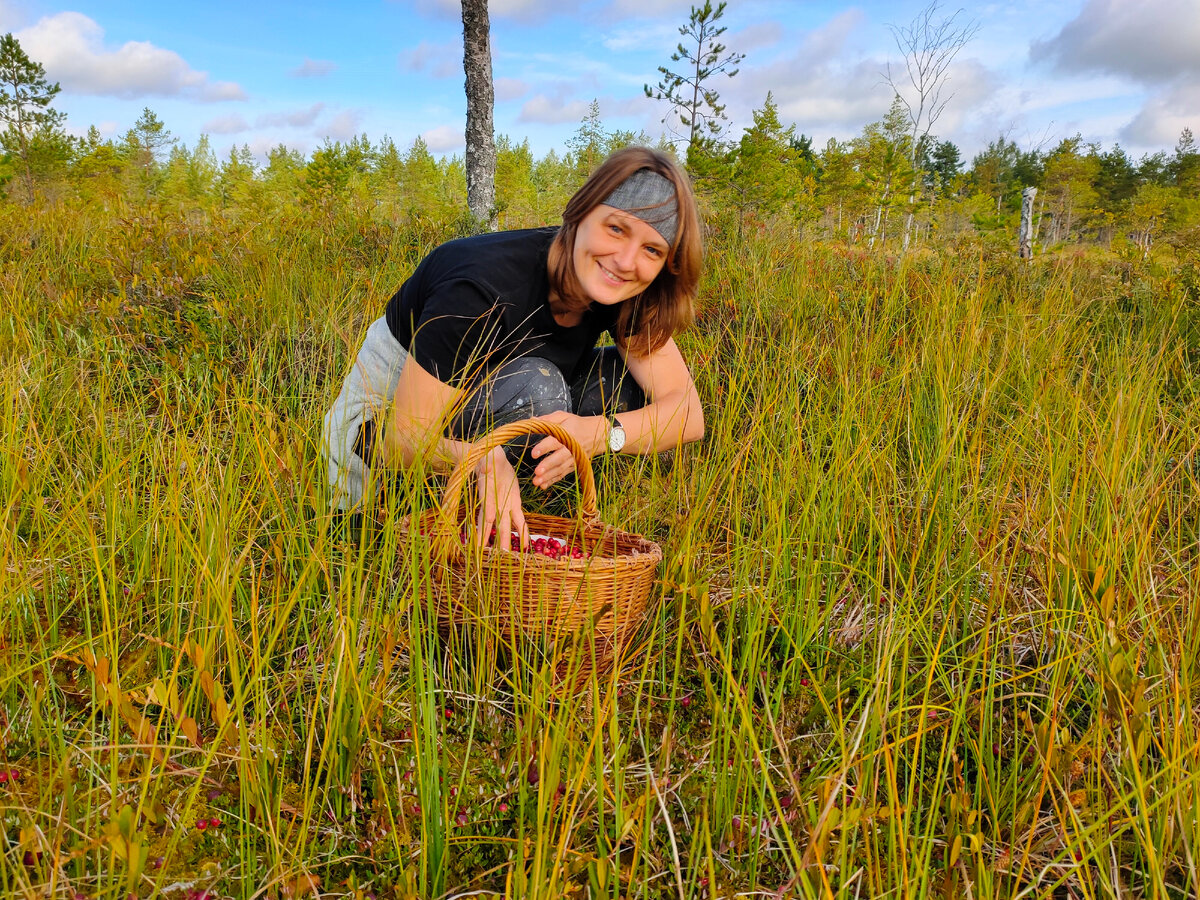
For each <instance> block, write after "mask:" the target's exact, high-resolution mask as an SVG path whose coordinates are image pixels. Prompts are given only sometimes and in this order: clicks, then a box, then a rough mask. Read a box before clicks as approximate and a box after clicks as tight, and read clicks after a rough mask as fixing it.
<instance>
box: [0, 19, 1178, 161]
mask: <svg viewBox="0 0 1200 900" xmlns="http://www.w3.org/2000/svg"><path fill="white" fill-rule="evenodd" d="M691 6H692V2H691V0H491V2H490V13H491V24H492V57H493V78H494V81H495V87H496V106H495V128H496V133H497V135H507V136H509V137H510V138H511V139H513V140H514V141H515V142H520V141H522V140H526V139H527V140H528V141H529V144H530V148H531V149H532V151H533V153H534V154H535V156H538V157H541V156H543V155H545V154H546V153H547V152H548V151H550V150H551V149H553V150H555V151H557V152H559V153H562V152H563V151H564V150H565V149H566V147H567V146H568V143H567V142H568V141H569V140H570V138H571V136H572V135H573V134H574V133H575V132H576V131H577V130H578V128H579V126H580V123H581V121H582V120H583V118H584V117H585V116H586V115H587V113H588V109H589V105H590V104H591V103H592V102H593V101H595V102H596V103H597V104H598V107H599V111H600V117H601V121H602V123H603V126H604V127H605V128H606V129H607V130H610V131H612V130H617V129H621V130H628V131H633V132H635V133H636V132H641V131H644V132H645V133H646V134H647V135H649V136H650V137H651V138H652V139H654V140H657V139H658V138H659V137H660V136H663V135H665V136H666V137H667V138H668V139H670V138H672V137H675V136H677V131H678V129H676V131H675V133H674V134H673V133H672V130H671V123H672V122H673V121H674V120H673V119H671V118H670V111H669V108H668V107H667V105H666V104H664V103H662V102H659V101H654V100H651V99H648V98H647V97H646V96H645V92H644V90H643V87H644V85H646V84H650V85H653V84H655V83H656V82H657V81H658V78H659V73H658V67H659V66H661V65H667V66H671V65H673V64H672V63H671V60H670V56H671V53H672V51H673V50H674V49H675V45H676V44H677V43H678V41H679V40H680V34H679V26H680V25H682V24H684V23H685V22H686V21H687V18H688V13H689V10H690V8H691ZM927 6H928V2H927V0H917V2H912V0H889V2H876V0H865V2H861V3H855V4H851V3H835V2H827V0H729V2H728V6H727V8H726V10H725V14H724V17H723V18H722V20H721V24H723V25H725V26H726V27H727V31H726V32H725V34H724V35H723V36H722V41H723V42H724V43H725V44H726V45H727V46H728V48H729V49H730V50H731V51H736V52H738V53H742V54H744V55H745V59H744V60H743V62H742V63H741V65H740V69H739V71H738V73H737V74H736V75H735V76H734V77H732V78H728V77H725V76H723V75H722V76H718V77H717V79H716V81H715V87H716V88H717V89H718V91H719V92H720V95H721V99H722V101H723V102H724V103H725V104H726V114H727V116H728V117H729V123H728V124H729V134H730V136H731V137H737V136H738V135H740V134H741V132H742V130H743V129H744V128H745V127H746V126H748V125H750V124H751V122H752V112H753V111H754V110H755V109H761V108H762V106H763V104H764V102H765V99H766V97H767V93H768V91H770V92H771V93H772V96H773V98H774V101H775V103H776V104H777V106H778V109H779V116H780V119H781V120H782V122H783V123H784V125H794V126H795V128H796V131H797V133H802V134H806V135H809V136H810V137H812V138H813V140H814V144H815V145H816V146H817V147H818V148H819V147H822V146H824V145H825V143H826V141H828V140H829V139H830V138H837V139H839V140H845V139H848V138H851V137H853V136H854V135H856V134H858V133H859V132H861V130H862V128H863V126H864V125H866V124H867V123H869V122H872V121H877V120H879V119H880V118H881V117H882V116H883V115H884V113H886V112H887V109H888V107H889V105H890V103H891V100H892V96H893V93H892V88H890V87H889V86H888V84H887V81H886V77H885V76H886V73H887V71H888V69H889V66H890V69H891V72H892V74H893V75H894V76H896V77H897V78H898V79H902V77H903V65H904V64H903V58H902V56H901V54H900V52H899V51H898V50H897V48H896V42H895V38H894V29H896V28H898V27H899V28H903V27H905V26H908V25H909V24H910V23H911V22H912V21H913V20H914V18H915V17H916V16H917V14H918V13H920V12H921V11H922V10H923V9H925V8H926V7H927ZM956 11H957V12H956ZM952 15H953V16H956V18H955V19H954V23H955V25H956V26H957V25H964V26H969V27H971V28H973V29H974V37H973V38H972V39H971V40H970V42H969V43H967V44H966V45H965V46H964V47H963V49H962V51H961V52H960V53H959V54H958V56H957V57H956V58H955V60H954V63H953V65H952V67H951V69H950V70H949V72H948V81H947V89H946V90H947V95H950V99H949V102H948V103H947V104H946V106H945V109H944V111H943V112H942V114H941V116H940V118H939V119H938V120H937V121H936V122H935V123H934V126H933V133H934V134H936V135H937V136H938V137H939V138H941V139H949V140H952V141H954V142H955V143H956V144H957V145H958V146H959V147H960V149H961V150H962V152H963V156H964V158H965V159H966V160H970V159H971V157H972V156H973V155H974V154H975V153H977V152H979V151H980V150H982V149H983V148H984V147H986V146H987V144H988V143H989V142H991V141H994V140H995V139H996V138H998V137H1001V136H1002V137H1004V138H1005V139H1007V140H1010V141H1013V142H1015V143H1016V144H1017V145H1018V147H1020V148H1021V149H1022V150H1031V149H1042V150H1049V149H1052V148H1053V146H1054V145H1055V144H1057V143H1058V141H1059V140H1061V139H1062V138H1065V137H1071V136H1073V135H1075V134H1076V133H1078V134H1080V135H1082V137H1083V138H1084V140H1085V141H1088V142H1091V141H1097V142H1099V143H1100V144H1101V145H1102V146H1103V147H1105V148H1108V147H1111V146H1112V145H1113V144H1114V143H1120V145H1121V146H1122V147H1124V148H1125V150H1126V151H1127V152H1129V153H1130V155H1131V156H1133V157H1134V158H1135V159H1137V158H1140V157H1141V156H1142V155H1143V154H1147V153H1154V152H1157V151H1160V150H1165V151H1168V152H1169V151H1171V150H1172V149H1173V148H1174V146H1175V144H1176V142H1177V140H1178V139H1179V136H1180V133H1181V131H1182V129H1183V128H1184V127H1185V126H1186V127H1190V128H1191V129H1192V130H1193V131H1194V132H1196V133H1197V134H1198V135H1200V0H1013V2H983V3H972V4H969V5H966V6H964V7H962V8H960V7H959V6H958V5H956V4H954V3H944V4H943V5H942V6H940V7H939V8H938V10H937V12H936V13H935V15H934V20H935V21H938V20H942V19H946V18H948V17H950V16H952ZM5 32H12V33H13V34H14V35H16V37H17V39H18V40H19V41H20V43H21V46H22V47H23V48H24V49H25V51H26V53H27V54H28V55H29V56H30V57H31V58H33V59H35V60H37V61H38V62H40V63H41V64H42V65H43V66H44V67H45V69H46V74H47V77H48V79H49V80H51V81H57V82H58V83H59V84H60V85H61V87H62V92H61V93H60V94H59V95H58V97H57V98H56V100H55V102H54V106H55V108H56V109H59V110H60V111H62V112H65V113H66V114H67V123H66V125H67V129H68V130H69V131H71V132H73V133H76V134H83V133H85V132H86V131H87V129H88V127H89V126H91V125H94V126H96V127H97V128H98V129H99V130H100V132H101V134H102V135H104V136H106V137H113V138H120V137H121V136H122V135H124V133H125V132H126V131H127V130H128V129H129V128H130V127H131V126H132V125H133V123H134V122H135V121H136V120H137V118H138V116H139V115H140V114H141V112H142V110H143V109H144V108H146V107H149V108H150V109H152V110H153V111H154V112H155V113H156V114H157V115H158V117H159V118H160V119H162V120H163V122H164V123H165V124H166V126H167V128H168V129H169V130H170V131H171V133H172V134H173V135H174V136H175V137H176V138H178V139H179V140H180V141H182V142H183V143H184V144H186V145H187V146H189V147H190V146H194V145H195V143H196V141H197V140H198V139H199V137H200V135H201V134H207V135H208V136H209V139H210V141H211V144H212V147H213V149H214V151H215V152H217V153H218V154H219V155H221V156H225V155H227V154H228V153H229V150H230V148H231V147H233V146H235V145H236V146H241V145H246V146H248V147H249V148H250V150H251V151H252V152H253V153H254V154H255V155H256V156H257V157H258V158H259V159H260V160H261V159H264V158H265V155H266V152H267V151H268V150H269V149H271V148H273V147H276V146H278V145H280V144H285V145H287V146H288V147H291V148H293V149H296V150H299V151H300V152H302V153H304V154H307V153H309V152H311V151H312V150H314V149H316V148H317V147H319V146H321V145H322V144H323V143H324V142H325V141H326V140H334V141H346V140H349V139H351V138H353V137H355V136H357V135H361V134H366V135H367V137H368V138H369V139H370V140H371V141H372V142H375V143H377V142H378V141H379V139H380V138H382V137H384V136H385V135H387V136H389V137H391V138H392V140H393V141H395V143H396V144H397V146H398V147H400V148H401V149H402V150H403V149H406V148H408V147H410V146H411V145H412V143H413V141H414V139H415V138H416V137H418V136H420V137H422V138H423V139H424V140H425V142H426V143H427V144H428V146H429V148H430V149H431V150H432V151H433V152H434V153H435V154H438V155H447V154H457V155H461V154H462V153H463V149H464V140H463V126H464V120H465V110H466V100H465V97H464V93H463V73H462V21H461V16H460V9H459V0H340V2H338V3H336V4H334V3H329V4H316V3H309V2H305V0H292V2H288V3H282V2H275V0H259V2H253V3H250V2H244V0H243V2H233V0H206V2H203V3H175V2H170V0H168V2H161V0H160V2H155V3H146V2H134V0H0V33H5ZM664 117H667V118H668V122H667V124H664V123H663V119H664Z"/></svg>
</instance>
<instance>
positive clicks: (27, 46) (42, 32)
mask: <svg viewBox="0 0 1200 900" xmlns="http://www.w3.org/2000/svg"><path fill="white" fill-rule="evenodd" d="M17 39H18V40H19V41H20V42H21V46H22V47H23V48H24V50H25V52H26V53H28V54H29V55H30V57H32V58H33V59H36V60H38V61H39V62H41V63H42V65H43V66H45V68H46V75H47V77H49V78H50V79H52V80H54V81H58V82H59V83H61V84H62V86H63V90H65V91H67V92H70V93H77V94H95V95H100V96H109V97H122V98H127V99H133V98H138V97H146V96H162V97H189V98H192V99H195V100H202V101H206V102H212V101H221V100H245V99H246V92H245V91H243V90H242V88H241V87H239V86H238V85H237V84H234V83H233V82H229V81H210V80H209V77H208V73H207V72H199V71H197V70H195V69H193V68H192V67H191V66H189V65H188V64H187V62H185V61H184V59H183V57H181V56H180V55H179V54H178V53H175V52H174V51H173V50H165V49H163V48H162V47H156V46H154V45H153V44H151V43H149V42H147V41H129V42H127V43H125V44H123V45H122V46H120V47H118V48H117V49H115V50H114V49H110V48H108V47H106V46H105V45H104V29H103V28H101V27H100V25H98V24H97V23H96V22H95V21H94V20H92V19H90V18H88V17H87V16H85V15H83V14H82V13H77V12H62V13H57V14H55V15H53V16H48V17H46V18H43V19H41V20H40V21H38V22H37V23H36V24H35V25H32V26H31V27H29V28H26V29H24V30H23V31H21V32H20V33H19V34H17Z"/></svg>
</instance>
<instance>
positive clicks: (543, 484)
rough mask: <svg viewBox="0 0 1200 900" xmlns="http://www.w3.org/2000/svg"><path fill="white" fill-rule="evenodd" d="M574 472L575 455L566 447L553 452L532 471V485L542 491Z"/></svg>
mask: <svg viewBox="0 0 1200 900" xmlns="http://www.w3.org/2000/svg"><path fill="white" fill-rule="evenodd" d="M574 471H575V455H574V454H573V453H572V452H571V451H570V450H568V449H567V448H566V447H560V448H559V449H558V450H555V451H554V452H553V453H551V454H550V455H549V456H547V457H546V458H545V459H543V460H542V461H541V462H540V463H538V465H537V468H536V469H534V470H533V484H534V486H535V487H539V488H541V489H542V490H545V489H546V488H548V487H550V486H552V485H555V484H557V483H558V482H560V481H562V480H563V479H564V478H566V477H567V476H568V475H570V474H571V473H572V472H574Z"/></svg>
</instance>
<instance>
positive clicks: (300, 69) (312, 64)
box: [288, 56, 337, 78]
mask: <svg viewBox="0 0 1200 900" xmlns="http://www.w3.org/2000/svg"><path fill="white" fill-rule="evenodd" d="M336 68H337V63H334V62H330V61H329V60H327V59H309V58H308V57H307V56H306V57H304V62H302V63H300V65H298V66H296V68H294V69H292V70H291V71H290V72H288V74H289V75H291V76H292V77H293V78H320V77H321V76H323V75H328V74H329V73H330V72H332V71H333V70H334V69H336Z"/></svg>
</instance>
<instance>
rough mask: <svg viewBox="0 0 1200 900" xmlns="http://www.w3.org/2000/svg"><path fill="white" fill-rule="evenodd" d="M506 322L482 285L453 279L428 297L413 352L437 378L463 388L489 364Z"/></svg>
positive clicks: (413, 343) (417, 325)
mask: <svg viewBox="0 0 1200 900" xmlns="http://www.w3.org/2000/svg"><path fill="white" fill-rule="evenodd" d="M503 326H504V321H503V315H502V310H501V309H500V308H499V307H498V305H497V304H496V303H495V302H494V301H493V300H491V299H489V298H488V297H487V295H485V294H484V292H483V291H482V290H481V288H480V286H479V285H478V284H475V283H474V282H471V281H467V280H465V279H461V280H455V281H451V282H448V283H446V284H443V285H439V286H438V287H437V288H436V289H435V290H434V291H433V292H432V293H430V294H429V296H427V297H426V298H425V307H424V309H423V310H422V312H421V318H420V320H419V321H418V322H417V323H416V325H415V328H414V329H413V336H412V341H411V342H410V344H409V348H408V352H409V353H410V354H411V355H412V357H413V359H414V360H416V362H417V363H418V364H419V365H420V366H421V368H422V369H424V370H425V371H426V372H428V373H429V374H430V375H432V376H433V377H434V378H436V379H437V380H438V381H441V382H442V383H444V384H448V385H450V386H451V387H456V388H461V387H463V386H464V385H465V384H466V383H468V382H469V381H471V379H472V377H473V375H474V373H476V372H478V371H480V369H481V368H482V367H484V366H486V364H487V360H488V359H489V357H490V356H491V355H492V353H493V352H494V350H495V348H496V346H498V345H499V344H500V342H501V341H502V331H503Z"/></svg>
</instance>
